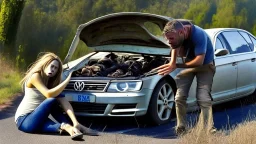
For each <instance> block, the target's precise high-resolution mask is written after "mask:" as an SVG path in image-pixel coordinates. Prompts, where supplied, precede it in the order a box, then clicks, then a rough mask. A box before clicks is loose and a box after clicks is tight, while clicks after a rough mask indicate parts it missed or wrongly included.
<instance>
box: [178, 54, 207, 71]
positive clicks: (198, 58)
mask: <svg viewBox="0 0 256 144" xmlns="http://www.w3.org/2000/svg"><path fill="white" fill-rule="evenodd" d="M204 57H205V54H201V55H198V56H196V57H195V58H194V59H193V60H192V61H190V62H187V63H184V64H176V66H177V68H194V67H198V66H201V65H203V63H204Z"/></svg>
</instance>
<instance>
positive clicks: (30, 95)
mask: <svg viewBox="0 0 256 144" xmlns="http://www.w3.org/2000/svg"><path fill="white" fill-rule="evenodd" d="M45 99H46V97H45V96H44V95H43V94H42V93H41V92H40V91H38V90H37V89H36V88H28V87H27V86H26V83H25V95H24V97H23V99H22V101H21V103H20V105H19V107H18V109H17V111H16V113H15V122H17V119H18V117H19V116H23V115H26V114H28V113H31V112H33V111H34V110H35V109H36V108H37V107H38V106H39V105H40V104H41V103H42V102H43V101H44V100H45Z"/></svg>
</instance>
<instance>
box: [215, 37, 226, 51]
mask: <svg viewBox="0 0 256 144" xmlns="http://www.w3.org/2000/svg"><path fill="white" fill-rule="evenodd" d="M223 48H224V46H223V44H222V42H221V41H220V39H219V38H217V39H216V43H215V50H216V49H223Z"/></svg>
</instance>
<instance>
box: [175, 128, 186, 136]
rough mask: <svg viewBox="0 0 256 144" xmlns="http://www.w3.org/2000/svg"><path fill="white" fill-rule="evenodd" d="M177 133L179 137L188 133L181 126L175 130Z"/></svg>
mask: <svg viewBox="0 0 256 144" xmlns="http://www.w3.org/2000/svg"><path fill="white" fill-rule="evenodd" d="M175 133H176V135H177V136H182V135H184V134H185V133H186V128H185V127H184V126H179V127H176V128H175Z"/></svg>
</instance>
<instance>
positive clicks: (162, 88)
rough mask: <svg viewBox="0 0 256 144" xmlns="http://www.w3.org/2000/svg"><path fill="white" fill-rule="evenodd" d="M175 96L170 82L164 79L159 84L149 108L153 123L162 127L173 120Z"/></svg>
mask: <svg viewBox="0 0 256 144" xmlns="http://www.w3.org/2000/svg"><path fill="white" fill-rule="evenodd" d="M174 96H175V93H174V89H173V87H172V86H171V83H170V82H168V81H167V80H165V79H164V80H162V81H160V82H159V83H158V84H157V86H156V87H155V89H154V92H153V94H152V97H151V100H150V104H149V108H148V115H149V116H150V119H151V123H153V124H157V125H161V124H164V123H167V122H169V121H170V120H171V113H172V111H173V107H174Z"/></svg>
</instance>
